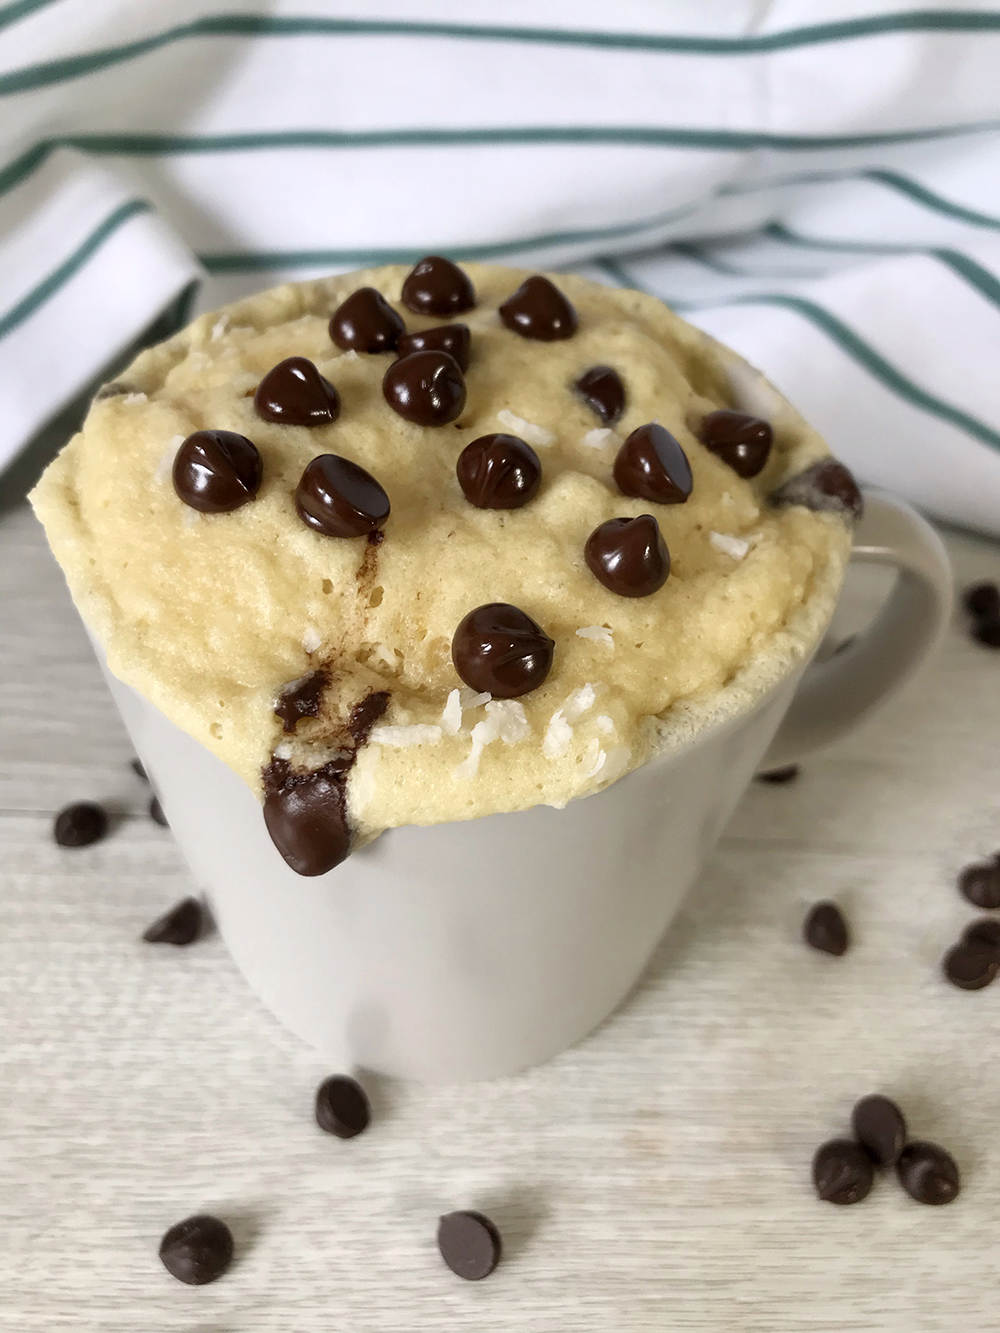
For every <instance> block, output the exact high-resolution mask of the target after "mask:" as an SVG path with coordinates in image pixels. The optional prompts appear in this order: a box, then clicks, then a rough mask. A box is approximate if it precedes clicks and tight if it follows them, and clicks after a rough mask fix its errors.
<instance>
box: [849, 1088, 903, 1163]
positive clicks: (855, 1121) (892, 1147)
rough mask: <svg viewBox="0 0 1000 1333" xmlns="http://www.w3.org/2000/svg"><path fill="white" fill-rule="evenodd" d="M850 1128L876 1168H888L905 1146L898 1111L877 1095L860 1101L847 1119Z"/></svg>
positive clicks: (900, 1115) (900, 1117)
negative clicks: (849, 1120)
mask: <svg viewBox="0 0 1000 1333" xmlns="http://www.w3.org/2000/svg"><path fill="white" fill-rule="evenodd" d="M851 1128H852V1129H853V1130H854V1137H855V1138H856V1139H857V1141H858V1142H859V1143H860V1144H861V1146H862V1148H864V1149H865V1151H866V1152H867V1153H868V1155H869V1157H871V1159H872V1161H873V1162H874V1163H875V1165H876V1166H892V1165H893V1163H894V1162H895V1161H896V1159H897V1158H898V1157H899V1154H900V1153H901V1152H902V1151H903V1145H904V1144H905V1143H906V1121H905V1120H904V1118H903V1113H902V1111H901V1110H900V1109H899V1107H898V1106H897V1105H896V1103H895V1102H894V1101H890V1100H889V1098H888V1097H883V1096H882V1095H881V1094H880V1093H875V1094H874V1095H873V1096H871V1097H862V1099H861V1101H859V1102H858V1104H857V1105H856V1106H855V1108H854V1112H853V1114H852V1116H851Z"/></svg>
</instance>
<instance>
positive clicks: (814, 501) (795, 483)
mask: <svg viewBox="0 0 1000 1333" xmlns="http://www.w3.org/2000/svg"><path fill="white" fill-rule="evenodd" d="M768 430H770V427H768ZM710 447H711V446H710ZM727 461H728V460H727ZM761 467H763V463H762V464H761ZM737 471H739V469H738V468H737ZM759 471H760V468H756V469H755V472H759ZM741 475H742V476H751V477H752V476H753V475H754V472H750V473H741ZM770 500H771V503H772V504H773V505H779V506H783V505H804V506H805V507H806V509H816V510H829V511H830V512H832V513H840V514H849V515H850V516H851V518H853V519H859V518H860V517H861V515H862V514H863V513H864V508H865V499H864V496H863V495H862V494H861V488H860V487H859V486H858V483H857V482H856V481H855V480H854V478H853V477H852V476H851V474H850V472H848V470H847V468H846V467H844V465H843V463H838V462H837V460H836V459H835V458H824V459H822V460H821V461H820V462H819V463H814V464H813V465H812V467H807V468H806V470H805V471H804V472H800V473H799V474H798V475H797V476H795V477H791V478H789V480H788V481H786V482H783V483H782V485H780V486H779V487H778V488H777V490H775V491H772V492H771V495H770Z"/></svg>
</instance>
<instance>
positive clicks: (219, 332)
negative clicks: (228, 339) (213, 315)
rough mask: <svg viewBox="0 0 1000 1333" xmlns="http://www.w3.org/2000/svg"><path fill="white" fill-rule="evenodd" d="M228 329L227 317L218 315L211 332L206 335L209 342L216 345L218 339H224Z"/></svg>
mask: <svg viewBox="0 0 1000 1333" xmlns="http://www.w3.org/2000/svg"><path fill="white" fill-rule="evenodd" d="M228 328H229V316H228V315H220V316H219V318H218V319H217V320H216V321H215V323H214V324H213V325H212V332H211V333H210V334H209V335H208V338H209V342H213V343H217V342H218V341H219V339H220V338H223V337H225V333H226V330H227V329H228Z"/></svg>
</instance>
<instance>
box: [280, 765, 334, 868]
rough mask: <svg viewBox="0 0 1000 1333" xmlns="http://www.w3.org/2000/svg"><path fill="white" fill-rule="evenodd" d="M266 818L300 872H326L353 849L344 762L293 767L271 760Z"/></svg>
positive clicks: (290, 862)
mask: <svg viewBox="0 0 1000 1333" xmlns="http://www.w3.org/2000/svg"><path fill="white" fill-rule="evenodd" d="M264 791H265V796H264V824H265V825H266V827H267V831H268V833H269V835H270V838H271V841H272V842H273V843H274V845H275V847H277V849H278V851H279V852H280V853H281V855H282V856H283V857H284V859H285V861H286V862H287V863H288V865H290V866H291V868H292V869H293V870H294V871H295V873H296V874H297V875H325V874H326V872H327V871H328V870H332V869H333V868H334V866H339V865H340V863H341V861H343V860H345V859H346V857H347V856H348V854H349V853H350V850H351V833H350V828H349V827H348V823H347V807H346V802H345V800H344V790H343V766H342V767H341V768H340V769H338V768H337V767H336V766H335V765H334V764H327V765H326V766H325V767H324V768H321V769H319V770H317V771H316V772H314V773H292V772H291V770H290V769H289V767H288V765H287V763H286V762H285V761H283V760H272V762H271V763H270V764H269V765H268V767H267V769H266V770H265V773H264Z"/></svg>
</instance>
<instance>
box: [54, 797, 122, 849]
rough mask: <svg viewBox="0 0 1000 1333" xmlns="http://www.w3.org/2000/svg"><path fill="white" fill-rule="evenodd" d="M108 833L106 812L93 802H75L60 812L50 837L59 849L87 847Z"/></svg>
mask: <svg viewBox="0 0 1000 1333" xmlns="http://www.w3.org/2000/svg"><path fill="white" fill-rule="evenodd" d="M107 831H108V816H107V812H106V811H105V810H104V809H102V807H101V806H99V805H95V804H94V803H93V801H77V802H76V803H75V804H74V805H67V806H66V807H65V808H64V809H62V810H60V811H59V813H58V814H57V815H56V817H55V821H54V823H53V825H52V836H53V837H54V838H55V840H56V842H57V843H58V844H59V846H60V847H89V846H90V844H91V843H92V842H100V840H101V839H102V838H103V837H104V835H105V834H106V833H107Z"/></svg>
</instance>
